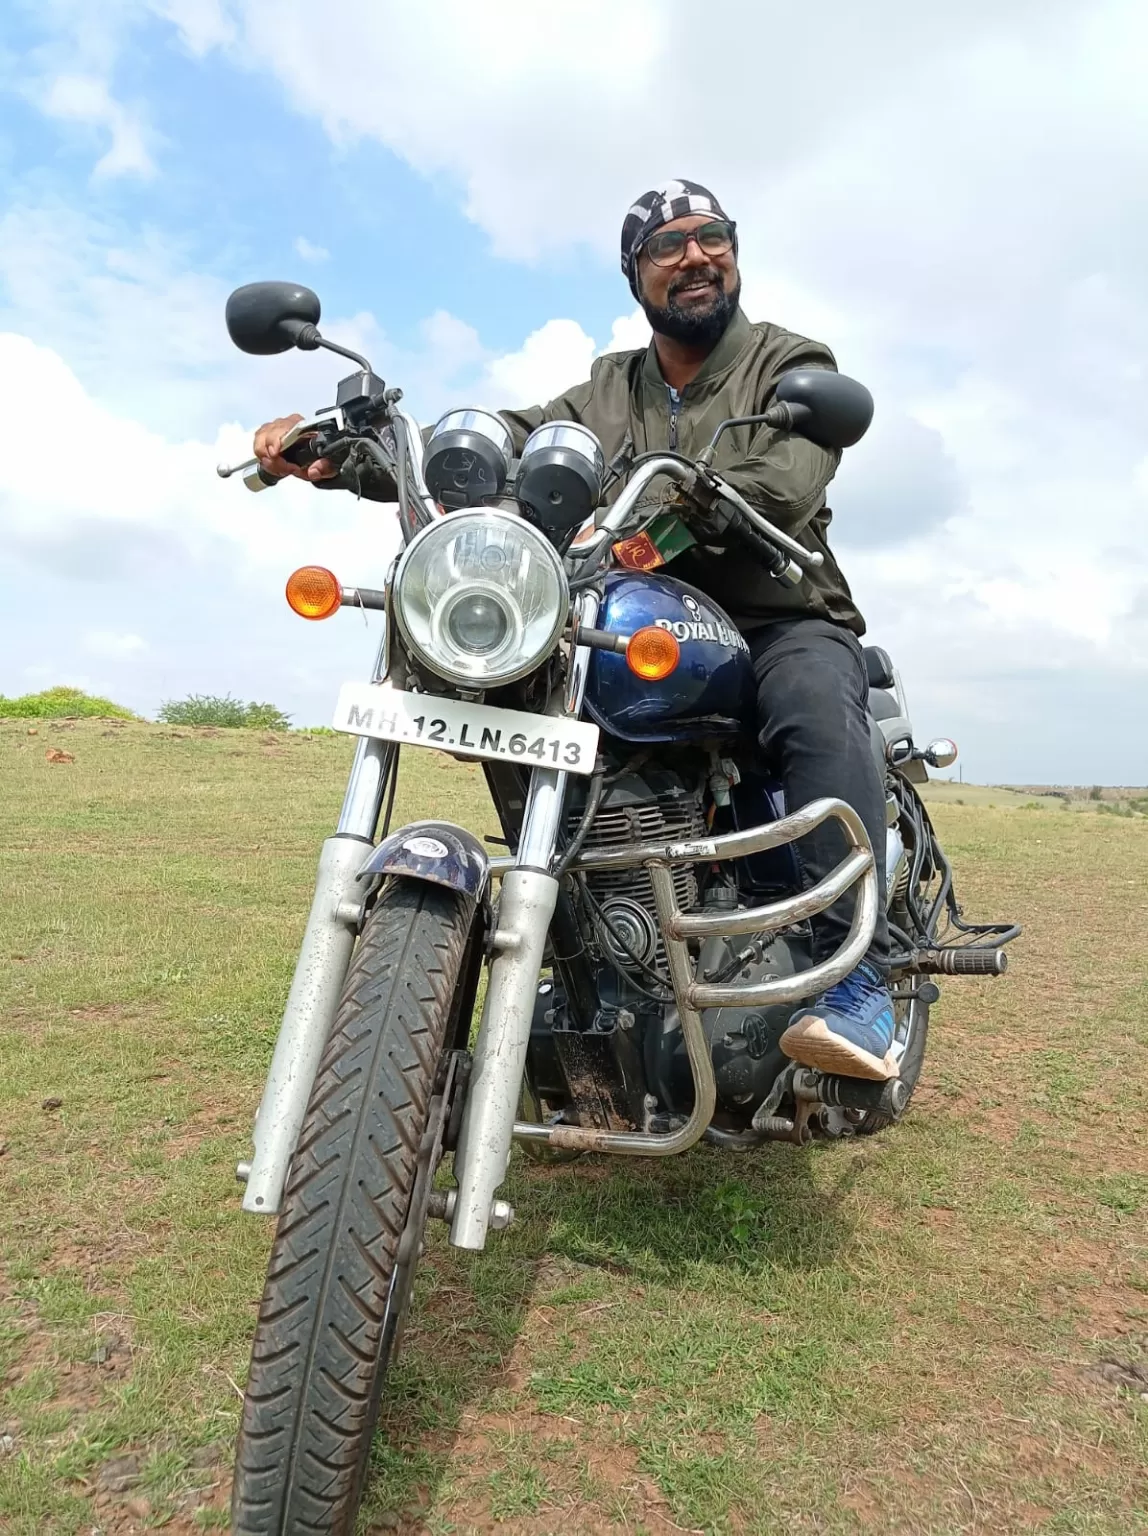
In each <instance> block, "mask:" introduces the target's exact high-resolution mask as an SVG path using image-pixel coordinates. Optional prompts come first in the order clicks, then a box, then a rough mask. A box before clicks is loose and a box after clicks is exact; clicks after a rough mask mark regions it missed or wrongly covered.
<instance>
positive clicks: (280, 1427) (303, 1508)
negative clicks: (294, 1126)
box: [231, 880, 472, 1536]
mask: <svg viewBox="0 0 1148 1536" xmlns="http://www.w3.org/2000/svg"><path fill="white" fill-rule="evenodd" d="M471 918H472V908H471V907H470V906H469V904H467V903H466V902H464V901H463V900H462V898H460V897H459V896H457V895H456V894H455V893H454V892H452V891H446V890H442V889H440V888H438V887H437V886H429V885H422V884H416V883H414V882H412V881H403V880H393V881H391V883H390V884H389V885H388V886H387V887H386V888H385V889H384V891H383V893H382V895H381V896H380V898H379V900H378V902H377V903H376V905H375V907H374V908H373V910H372V911H371V913H370V915H369V916H368V918H367V921H366V923H365V925H364V928H363V934H362V937H361V939H360V941H359V946H358V949H357V950H356V952H355V955H354V958H353V960H352V963H351V968H350V971H349V973H348V976H347V981H346V985H345V987H344V990H343V997H342V1001H341V1003H340V1005H339V1011H338V1013H337V1015H336V1018H335V1024H334V1027H333V1029H332V1033H331V1038H330V1040H329V1041H328V1042H327V1046H326V1049H325V1051H324V1053H323V1059H322V1062H321V1063H320V1067H319V1071H318V1074H317V1076H316V1079H315V1086H314V1088H313V1090H312V1093H311V1099H310V1103H309V1104H308V1108H307V1116H306V1119H305V1121H304V1124H303V1129H302V1131H301V1133H300V1137H299V1145H298V1147H297V1149H296V1151H295V1156H294V1158H293V1160H292V1164H291V1172H290V1176H289V1179H288V1183H287V1189H286V1192H285V1195H284V1202H283V1211H282V1214H281V1216H280V1218H279V1225H278V1229H277V1231H276V1235H275V1243H274V1247H273V1248H272V1251H271V1260H270V1264H269V1265H268V1270H267V1281H266V1285H265V1287H264V1292H263V1301H262V1304H261V1306H260V1309H259V1321H258V1325H257V1328H256V1333H255V1343H254V1347H253V1349H252V1354H251V1370H250V1374H249V1376H248V1381H247V1391H246V1395H245V1397H244V1403H243V1419H242V1424H241V1427H240V1431H239V1444H238V1447H237V1452H236V1462H235V1484H234V1491H233V1495H232V1506H231V1510H232V1530H233V1531H234V1532H235V1533H236V1536H302V1533H304V1532H307V1533H308V1536H315V1533H323V1536H349V1533H350V1532H351V1531H352V1530H353V1529H354V1524H355V1515H356V1511H357V1509H358V1506H359V1500H360V1498H361V1497H362V1488H363V1480H364V1477H365V1474H366V1466H367V1457H368V1453H369V1451H370V1445H371V1436H372V1433H373V1431H374V1426H375V1420H376V1417H377V1415H378V1408H379V1400H380V1397H381V1394H382V1388H383V1382H384V1378H385V1376H386V1371H387V1366H388V1365H389V1363H390V1358H391V1356H392V1355H393V1353H394V1348H395V1343H396V1339H397V1333H398V1325H399V1323H400V1322H401V1307H402V1303H403V1302H404V1301H405V1299H406V1295H407V1294H409V1268H410V1266H409V1265H408V1266H407V1268H405V1269H404V1268H401V1267H400V1270H399V1272H398V1273H396V1262H397V1261H398V1260H399V1259H400V1239H402V1237H403V1231H404V1226H405V1225H406V1223H407V1218H408V1212H409V1211H410V1208H411V1202H412V1194H413V1193H414V1190H415V1184H416V1175H417V1174H418V1172H419V1168H418V1154H419V1151H420V1143H422V1142H423V1139H424V1136H425V1135H426V1133H427V1130H428V1124H429V1123H430V1121H431V1118H432V1113H433V1110H432V1105H433V1104H434V1103H435V1099H434V1095H435V1088H436V1077H437V1076H438V1075H439V1072H440V1067H441V1065H442V1063H443V1060H444V1054H445V1053H446V1052H447V1051H448V1050H449V1048H450V1047H451V1046H452V1045H453V1043H454V1039H455V1030H456V1028H457V1024H458V1012H459V1008H460V1006H463V1005H464V1004H465V994H467V993H468V992H469V986H468V984H467V983H468V974H467V973H468V971H469V969H470V967H469V965H468V964H467V938H468V934H469V931H470V927H471ZM464 1043H465V1039H464ZM428 1140H429V1138H428ZM424 1161H425V1148H424ZM431 1172H433V1170H431ZM425 1177H426V1173H425V1170H424V1179H425ZM413 1237H414V1249H415V1253H416V1255H417V1247H418V1237H419V1234H417V1233H416V1234H414V1235H413ZM406 1246H407V1247H408V1248H409V1247H410V1246H411V1234H408V1236H407V1243H406Z"/></svg>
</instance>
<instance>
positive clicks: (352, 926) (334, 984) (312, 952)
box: [236, 736, 396, 1216]
mask: <svg viewBox="0 0 1148 1536" xmlns="http://www.w3.org/2000/svg"><path fill="white" fill-rule="evenodd" d="M395 750H396V749H395V747H394V745H393V744H392V743H391V742H385V741H374V740H372V739H371V738H369V737H366V736H360V737H359V741H358V745H357V746H356V748H355V757H354V761H353V763H352V765H351V776H350V778H349V780H348V782H347V793H346V796H345V797H344V800H343V809H342V811H341V813H340V815H339V825H338V829H337V830H336V832H335V835H334V837H329V838H328V839H327V840H326V842H325V843H324V844H323V848H322V852H321V853H320V855H319V871H318V874H317V875H316V878H315V895H314V898H313V900H312V902H311V912H310V915H309V916H308V918H307V927H306V929H305V930H304V933H303V943H302V945H301V946H300V949H299V958H298V960H297V961H296V963H295V976H294V980H293V981H292V983H291V991H290V992H289V993H288V995H287V1006H286V1007H285V1008H284V1010H283V1023H282V1024H281V1025H280V1028H279V1038H278V1039H277V1040H276V1042H275V1053H274V1055H273V1056H272V1058H271V1069H270V1071H269V1072H268V1074H267V1083H266V1086H265V1087H264V1089H263V1098H262V1100H261V1101H260V1105H259V1109H258V1111H257V1113H256V1116H255V1129H254V1132H253V1140H254V1143H255V1151H254V1153H253V1155H252V1158H251V1162H250V1163H240V1165H239V1167H238V1168H237V1169H236V1174H237V1176H238V1177H239V1179H241V1180H242V1181H244V1182H245V1183H246V1186H247V1187H246V1189H245V1190H244V1192H243V1209H244V1210H245V1211H253V1212H255V1213H256V1214H257V1215H261V1216H273V1215H276V1214H278V1212H279V1209H280V1206H281V1204H282V1201H283V1186H284V1184H285V1183H286V1181H287V1169H288V1168H289V1166H290V1163H291V1157H292V1155H293V1153H294V1151H295V1144H296V1142H297V1141H298V1140H299V1132H300V1130H301V1129H302V1125H303V1117H304V1116H305V1114H306V1113H307V1101H308V1100H309V1099H310V1097H311V1086H312V1084H313V1083H314V1081H315V1076H316V1073H317V1072H318V1070H319V1059H320V1057H321V1056H322V1054H323V1047H324V1045H325V1044H326V1043H327V1036H328V1035H329V1034H330V1033H331V1026H332V1024H333V1023H334V1021H335V1011H336V1009H337V1008H338V1006H339V998H340V995H341V994H342V990H343V982H344V979H345V978H346V975H347V967H348V965H349V964H350V962H351V951H352V950H353V949H354V947H355V935H356V933H357V932H358V928H359V923H360V920H361V918H362V914H363V887H362V884H361V883H360V881H359V879H358V876H359V871H360V870H361V869H362V867H363V864H364V862H365V860H366V857H367V854H368V852H369V851H370V848H371V844H372V843H373V841H374V837H375V830H376V828H377V827H378V824H379V812H380V811H381V809H382V803H383V793H384V790H385V789H386V785H387V780H388V778H389V777H390V773H391V771H392V767H393V758H394V753H395Z"/></svg>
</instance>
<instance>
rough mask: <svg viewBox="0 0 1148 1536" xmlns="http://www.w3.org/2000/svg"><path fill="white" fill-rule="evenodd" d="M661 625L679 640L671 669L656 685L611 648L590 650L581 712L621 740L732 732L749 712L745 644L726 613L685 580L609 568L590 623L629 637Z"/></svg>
mask: <svg viewBox="0 0 1148 1536" xmlns="http://www.w3.org/2000/svg"><path fill="white" fill-rule="evenodd" d="M647 624H657V625H659V626H660V627H661V628H662V629H668V630H670V632H671V633H672V634H673V635H674V637H675V639H676V640H677V641H678V644H679V645H680V646H681V652H682V655H681V660H680V662H679V663H678V666H677V670H676V671H674V672H672V673H671V674H670V676H669V677H667V678H663V680H662V681H661V682H660V683H649V682H645V681H643V680H642V679H641V678H640V677H636V676H635V675H634V673H633V672H631V671H630V669H629V667H628V666H627V665H626V658H625V657H624V656H620V655H619V654H618V653H617V652H616V651H598V650H595V651H592V652H591V653H590V673H589V677H588V680H587V687H586V710H587V713H588V714H589V715H590V717H591V718H592V719H593V720H595V721H596V722H597V723H598V724H599V725H600V726H601V727H602V729H603V730H604V731H607V732H609V734H610V735H611V736H616V737H618V738H620V739H621V740H622V741H627V742H635V743H644V742H671V741H698V740H701V739H704V738H706V737H711V736H732V735H736V734H737V733H738V732H739V731H741V730H742V729H744V728H745V727H747V726H748V725H749V723H750V721H751V720H752V718H753V697H754V678H753V668H752V667H751V665H750V660H749V647H748V645H747V644H746V642H745V639H744V638H743V636H742V635H741V634H740V633H739V631H738V630H737V629H735V628H734V626H733V624H732V623H731V622H730V620H729V618H728V617H727V615H726V614H725V613H724V612H723V610H722V609H721V608H719V607H718V605H717V604H716V603H715V602H714V601H713V600H712V598H708V597H706V595H705V594H704V593H703V592H699V591H698V590H697V588H696V587H691V586H688V585H687V584H686V582H684V581H675V580H674V579H673V577H670V576H662V575H659V574H657V573H656V572H652V571H611V572H610V573H609V575H607V577H606V579H605V593H604V601H603V603H602V607H601V610H600V612H599V614H598V620H597V627H598V628H599V629H606V630H609V631H610V632H611V633H612V634H618V635H630V634H633V632H634V631H635V630H636V629H641V628H642V627H643V625H647Z"/></svg>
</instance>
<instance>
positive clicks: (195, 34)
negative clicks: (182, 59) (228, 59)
mask: <svg viewBox="0 0 1148 1536" xmlns="http://www.w3.org/2000/svg"><path fill="white" fill-rule="evenodd" d="M150 6H151V9H152V10H153V11H154V12H155V14H156V15H157V16H162V17H163V18H164V19H165V20H166V21H170V22H171V23H172V24H173V25H174V26H176V27H177V28H178V29H179V32H180V35H181V37H182V39H183V43H184V46H185V47H186V48H187V50H188V52H189V53H191V54H194V55H195V56H197V57H198V56H199V55H201V54H204V53H207V52H208V50H209V49H211V48H221V47H226V46H227V44H229V43H231V42H232V41H233V40H234V38H235V25H234V23H233V22H232V20H231V18H230V16H229V15H228V14H227V10H226V8H225V6H224V5H223V3H222V0H150Z"/></svg>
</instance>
